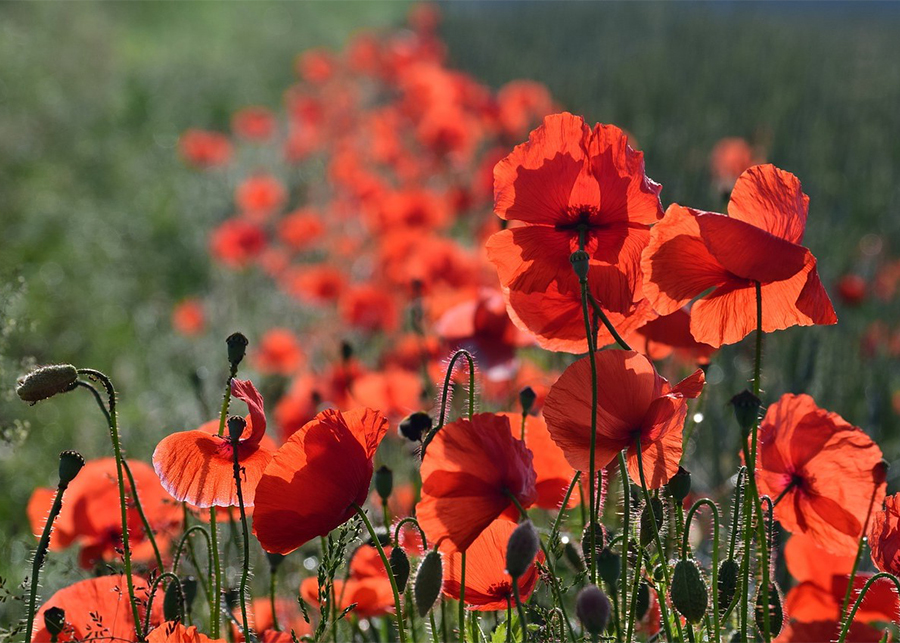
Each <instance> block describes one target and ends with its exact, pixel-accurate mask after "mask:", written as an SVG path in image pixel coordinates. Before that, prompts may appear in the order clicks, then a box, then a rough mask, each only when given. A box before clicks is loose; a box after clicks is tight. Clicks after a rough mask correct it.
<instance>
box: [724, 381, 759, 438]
mask: <svg viewBox="0 0 900 643" xmlns="http://www.w3.org/2000/svg"><path fill="white" fill-rule="evenodd" d="M729 404H731V406H733V407H734V417H735V418H737V421H738V425H739V426H740V427H741V433H742V435H743V436H744V437H745V438H746V437H747V436H748V435H750V430H751V429H752V428H753V427H754V426H755V425H756V423H757V421H758V420H759V407H760V406H762V402H761V401H760V399H759V398H758V397H756V396H755V395H754V394H753V393H751V392H750V391H747V390H744V391H741V392H740V393H738V394H737V395H735V396H734V397H733V398H731V401H730V402H729Z"/></svg>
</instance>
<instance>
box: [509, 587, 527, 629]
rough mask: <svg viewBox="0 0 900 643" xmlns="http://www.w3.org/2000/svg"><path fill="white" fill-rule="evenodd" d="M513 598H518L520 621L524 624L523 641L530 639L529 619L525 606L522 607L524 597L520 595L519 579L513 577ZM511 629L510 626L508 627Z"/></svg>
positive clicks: (517, 606)
mask: <svg viewBox="0 0 900 643" xmlns="http://www.w3.org/2000/svg"><path fill="white" fill-rule="evenodd" d="M512 590H513V598H515V599H516V609H517V610H518V611H519V623H520V624H521V625H522V643H527V641H528V619H527V618H526V617H525V608H524V607H522V599H521V598H520V597H519V579H518V578H513V582H512ZM506 629H507V630H509V628H508V627H507V628H506Z"/></svg>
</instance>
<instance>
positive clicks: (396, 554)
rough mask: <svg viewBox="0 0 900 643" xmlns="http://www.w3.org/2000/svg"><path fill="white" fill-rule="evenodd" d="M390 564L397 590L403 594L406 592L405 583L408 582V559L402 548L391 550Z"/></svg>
mask: <svg viewBox="0 0 900 643" xmlns="http://www.w3.org/2000/svg"><path fill="white" fill-rule="evenodd" d="M390 563H391V573H392V574H393V575H394V580H396V581H397V589H398V590H399V591H401V592H403V591H405V590H406V581H408V580H409V557H408V556H407V555H406V552H405V551H403V548H402V547H394V548H393V549H391V557H390Z"/></svg>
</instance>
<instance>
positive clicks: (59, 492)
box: [25, 482, 69, 643]
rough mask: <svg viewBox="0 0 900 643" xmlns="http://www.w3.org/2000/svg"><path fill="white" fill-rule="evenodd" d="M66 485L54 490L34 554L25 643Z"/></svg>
mask: <svg viewBox="0 0 900 643" xmlns="http://www.w3.org/2000/svg"><path fill="white" fill-rule="evenodd" d="M68 486H69V485H68V484H67V483H63V482H60V483H59V486H58V487H57V488H56V497H55V498H54V499H53V505H52V506H51V507H50V514H49V515H48V516H47V522H45V523H44V531H43V533H42V534H41V539H40V541H39V542H38V547H37V551H35V552H34V561H32V564H31V588H30V590H29V594H28V623H27V624H26V626H25V641H26V643H30V641H31V631H32V629H33V628H34V617H35V611H36V609H37V593H38V578H39V576H40V573H41V567H42V566H43V564H44V558H45V557H46V556H47V549H48V548H49V547H50V534H51V533H52V532H53V521H54V520H56V517H57V516H58V515H59V510H60V509H62V501H63V494H64V493H65V492H66V489H67V488H68Z"/></svg>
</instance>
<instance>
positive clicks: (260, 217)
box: [234, 174, 287, 221]
mask: <svg viewBox="0 0 900 643" xmlns="http://www.w3.org/2000/svg"><path fill="white" fill-rule="evenodd" d="M234 200H235V203H237V205H238V208H239V209H240V210H241V212H243V213H244V214H246V215H248V216H249V217H251V218H252V219H254V220H256V221H264V220H266V219H268V218H269V217H270V216H272V214H274V213H275V211H276V210H277V209H278V208H280V207H281V206H282V205H283V204H284V202H285V200H287V190H285V188H284V185H283V184H282V183H281V181H279V180H278V179H276V178H275V177H274V176H269V175H268V174H260V175H258V176H251V177H250V178H247V179H245V180H244V181H243V182H242V183H241V184H240V185H239V186H238V187H237V190H236V191H235V194H234Z"/></svg>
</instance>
